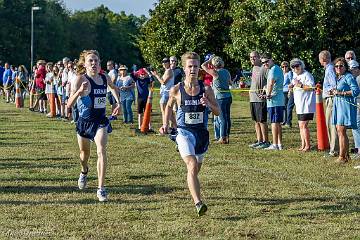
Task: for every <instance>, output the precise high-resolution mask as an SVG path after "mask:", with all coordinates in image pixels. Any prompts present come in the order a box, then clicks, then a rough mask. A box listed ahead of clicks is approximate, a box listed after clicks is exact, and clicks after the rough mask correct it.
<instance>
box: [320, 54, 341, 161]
mask: <svg viewBox="0 0 360 240" xmlns="http://www.w3.org/2000/svg"><path fill="white" fill-rule="evenodd" d="M319 62H320V64H321V66H323V67H324V68H325V75H324V82H323V95H322V97H323V99H324V100H325V101H324V102H325V118H326V126H327V131H328V136H329V143H330V151H329V153H327V154H325V155H324V157H336V156H337V155H338V153H339V138H338V134H337V131H336V127H335V126H334V125H333V124H331V116H332V112H333V103H334V96H333V95H332V94H331V90H332V89H336V75H335V69H334V64H332V62H331V54H330V52H329V51H327V50H323V51H321V52H320V53H319Z"/></svg>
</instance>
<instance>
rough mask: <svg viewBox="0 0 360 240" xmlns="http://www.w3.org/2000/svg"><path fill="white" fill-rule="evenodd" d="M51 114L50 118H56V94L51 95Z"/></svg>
mask: <svg viewBox="0 0 360 240" xmlns="http://www.w3.org/2000/svg"><path fill="white" fill-rule="evenodd" d="M49 96H50V114H49V117H55V116H56V106H55V93H53V92H52V93H50V94H49Z"/></svg>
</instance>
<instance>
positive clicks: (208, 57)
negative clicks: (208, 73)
mask: <svg viewBox="0 0 360 240" xmlns="http://www.w3.org/2000/svg"><path fill="white" fill-rule="evenodd" d="M211 56H212V53H208V54H206V56H205V58H204V60H205V62H206V61H208V60H209V59H210V58H211Z"/></svg>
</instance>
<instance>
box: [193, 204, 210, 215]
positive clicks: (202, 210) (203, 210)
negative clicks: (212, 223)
mask: <svg viewBox="0 0 360 240" xmlns="http://www.w3.org/2000/svg"><path fill="white" fill-rule="evenodd" d="M195 207H196V211H197V214H198V216H199V217H201V216H203V215H205V213H206V211H207V206H206V204H205V203H202V202H198V203H197V204H196V205H195Z"/></svg>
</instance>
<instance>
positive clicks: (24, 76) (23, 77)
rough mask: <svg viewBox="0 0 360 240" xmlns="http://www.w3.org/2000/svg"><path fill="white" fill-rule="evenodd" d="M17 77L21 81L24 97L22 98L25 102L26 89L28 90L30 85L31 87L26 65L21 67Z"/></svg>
mask: <svg viewBox="0 0 360 240" xmlns="http://www.w3.org/2000/svg"><path fill="white" fill-rule="evenodd" d="M17 77H18V78H19V79H20V90H21V95H22V98H23V99H24V100H25V96H26V89H27V88H28V85H29V74H28V71H27V69H26V67H25V66H24V65H20V66H19V67H18V75H17Z"/></svg>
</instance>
